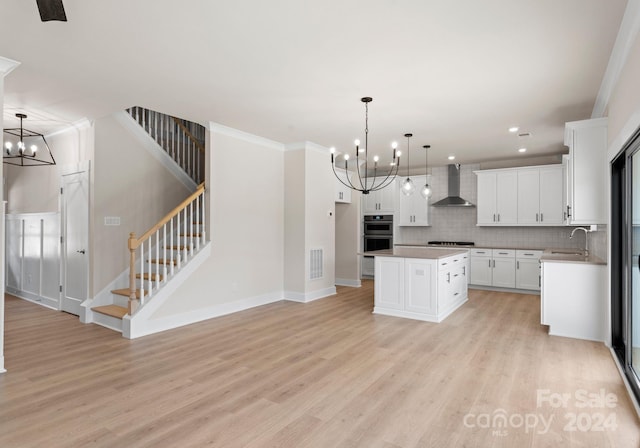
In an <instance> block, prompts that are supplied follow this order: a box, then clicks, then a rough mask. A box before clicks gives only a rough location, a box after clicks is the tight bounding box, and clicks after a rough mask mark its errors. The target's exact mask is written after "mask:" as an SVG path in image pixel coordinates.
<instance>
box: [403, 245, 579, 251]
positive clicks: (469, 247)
mask: <svg viewBox="0 0 640 448" xmlns="http://www.w3.org/2000/svg"><path fill="white" fill-rule="evenodd" d="M394 246H396V247H406V246H411V247H462V248H465V249H511V250H542V251H544V250H546V249H547V248H546V247H532V246H526V247H525V246H519V247H515V246H509V245H502V246H492V245H488V244H476V245H475V246H440V245H429V244H394ZM567 250H573V249H567Z"/></svg>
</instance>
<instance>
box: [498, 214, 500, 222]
mask: <svg viewBox="0 0 640 448" xmlns="http://www.w3.org/2000/svg"><path fill="white" fill-rule="evenodd" d="M498 222H500V213H498Z"/></svg>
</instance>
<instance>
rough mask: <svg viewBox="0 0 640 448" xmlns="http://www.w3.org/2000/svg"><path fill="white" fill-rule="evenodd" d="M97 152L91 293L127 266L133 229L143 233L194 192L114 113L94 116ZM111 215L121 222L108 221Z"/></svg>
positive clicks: (92, 211)
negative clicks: (105, 115)
mask: <svg viewBox="0 0 640 448" xmlns="http://www.w3.org/2000/svg"><path fill="white" fill-rule="evenodd" d="M94 152H95V154H94V163H93V166H92V178H93V182H92V185H91V187H92V194H91V235H92V238H91V244H92V247H91V251H90V252H91V254H92V267H91V272H92V273H91V282H90V296H94V295H95V294H97V293H98V292H100V291H101V290H102V289H103V288H104V287H105V286H106V285H108V284H109V283H110V282H111V281H112V280H113V279H115V278H116V277H117V276H118V275H119V274H120V273H121V272H123V271H124V270H125V269H127V268H128V266H129V264H128V263H129V251H128V249H127V241H128V238H129V233H130V232H135V233H136V235H138V236H140V235H142V234H143V233H144V232H145V231H147V230H148V229H149V228H150V227H151V226H153V225H154V224H155V223H156V222H158V220H159V219H160V218H162V217H163V216H164V215H165V214H167V213H168V212H170V211H171V210H172V209H173V208H174V207H175V206H177V205H178V204H179V203H180V202H182V201H183V200H184V199H186V198H187V197H188V196H189V194H191V192H190V191H188V190H187V188H186V187H185V186H184V185H183V184H182V183H181V182H179V181H178V180H177V178H176V177H175V176H174V175H173V174H171V173H170V172H169V171H168V170H167V169H166V168H165V167H164V166H163V165H162V164H161V163H160V162H159V161H158V160H157V159H156V158H155V157H153V156H152V155H151V154H150V153H149V152H148V151H147V150H146V149H145V148H144V147H143V146H142V144H141V143H140V141H139V140H138V139H137V138H136V137H135V136H134V135H133V134H132V133H131V132H129V131H128V130H127V129H126V128H124V127H123V126H122V125H121V124H120V123H119V122H118V121H117V120H116V119H115V118H114V117H113V116H108V117H104V118H100V119H98V120H96V121H95V149H94ZM106 216H113V217H120V225H119V226H105V225H104V218H105V217H106Z"/></svg>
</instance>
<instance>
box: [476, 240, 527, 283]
mask: <svg viewBox="0 0 640 448" xmlns="http://www.w3.org/2000/svg"><path fill="white" fill-rule="evenodd" d="M470 252H471V272H470V276H471V278H470V283H471V284H472V285H478V286H497V287H500V288H515V286H516V269H515V268H516V253H515V252H516V251H515V250H511V249H472V250H471V251H470Z"/></svg>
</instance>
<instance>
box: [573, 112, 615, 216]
mask: <svg viewBox="0 0 640 448" xmlns="http://www.w3.org/2000/svg"><path fill="white" fill-rule="evenodd" d="M564 144H565V145H566V146H568V147H569V157H568V158H567V159H566V162H567V165H566V169H567V173H568V182H567V188H566V192H565V193H566V210H565V213H566V221H565V223H566V224H568V225H589V224H606V223H607V221H608V220H607V196H606V194H607V184H606V178H607V166H608V164H607V119H606V118H597V119H593V120H582V121H573V122H570V123H567V124H566V127H565V134H564Z"/></svg>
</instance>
